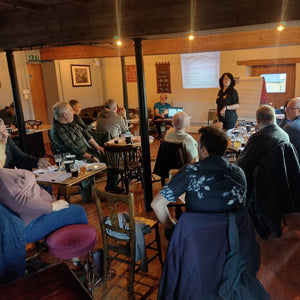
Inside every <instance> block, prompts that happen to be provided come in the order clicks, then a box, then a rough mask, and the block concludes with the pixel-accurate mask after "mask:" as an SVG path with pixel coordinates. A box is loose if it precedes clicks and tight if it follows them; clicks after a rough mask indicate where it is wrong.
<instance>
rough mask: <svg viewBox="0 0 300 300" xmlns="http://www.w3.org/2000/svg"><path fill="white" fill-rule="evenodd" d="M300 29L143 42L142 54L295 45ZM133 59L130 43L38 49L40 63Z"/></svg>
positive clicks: (299, 37) (298, 38)
mask: <svg viewBox="0 0 300 300" xmlns="http://www.w3.org/2000/svg"><path fill="white" fill-rule="evenodd" d="M299 43H300V27H288V28H286V29H285V30H284V31H282V32H278V31H277V30H276V29H266V30H256V31H244V32H236V33H224V34H213V35H203V36H197V37H196V38H195V39H194V40H193V41H190V40H188V38H170V39H160V40H143V42H142V45H143V54H144V55H161V54H178V53H189V52H206V51H225V50H238V49H251V48H260V47H270V46H283V45H298V44H299ZM116 56H134V43H133V41H126V42H124V43H123V46H122V47H120V48H119V47H117V46H115V45H113V44H110V46H106V47H104V46H101V44H99V46H88V45H86V46H85V45H80V46H66V47H54V48H44V49H41V59H42V60H58V59H74V58H94V57H116Z"/></svg>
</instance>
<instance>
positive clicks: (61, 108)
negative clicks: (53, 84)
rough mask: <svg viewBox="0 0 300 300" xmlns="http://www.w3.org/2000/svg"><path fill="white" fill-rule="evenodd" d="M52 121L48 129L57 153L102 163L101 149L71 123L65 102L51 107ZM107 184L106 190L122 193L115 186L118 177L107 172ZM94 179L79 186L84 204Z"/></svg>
mask: <svg viewBox="0 0 300 300" xmlns="http://www.w3.org/2000/svg"><path fill="white" fill-rule="evenodd" d="M53 114H54V121H53V125H52V127H51V129H50V135H51V140H52V141H53V143H54V145H55V149H56V151H57V152H58V153H61V154H63V153H71V154H75V155H76V159H88V160H90V161H93V162H99V161H104V155H103V148H102V147H100V146H99V145H98V144H97V143H96V141H95V140H94V139H93V138H92V136H91V135H90V133H89V132H88V131H87V130H84V129H83V128H82V127H81V126H79V125H78V124H77V123H75V122H73V110H72V108H71V106H70V105H69V104H68V103H66V102H62V101H60V102H57V103H56V104H54V106H53ZM107 181H108V184H107V186H106V189H107V190H109V191H112V192H115V193H122V192H123V191H124V189H122V188H120V187H118V186H117V182H118V176H117V175H116V174H114V173H112V172H111V171H110V170H108V171H107ZM93 182H94V178H93V177H92V176H91V177H90V178H88V179H86V180H83V181H82V182H81V184H80V192H81V197H82V200H83V201H84V202H90V201H91V197H92V190H91V188H92V184H93Z"/></svg>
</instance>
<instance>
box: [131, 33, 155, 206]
mask: <svg viewBox="0 0 300 300" xmlns="http://www.w3.org/2000/svg"><path fill="white" fill-rule="evenodd" d="M141 41H142V39H141V38H135V39H134V48H135V61H136V73H137V85H138V97H139V117H140V135H141V140H142V153H143V161H142V163H143V170H144V199H145V209H146V211H150V210H151V202H152V178H151V160H150V147H149V130H148V115H147V101H146V93H145V78H144V63H143V55H142V43H141Z"/></svg>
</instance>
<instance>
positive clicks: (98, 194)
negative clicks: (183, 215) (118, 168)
mask: <svg viewBox="0 0 300 300" xmlns="http://www.w3.org/2000/svg"><path fill="white" fill-rule="evenodd" d="M93 190H94V195H95V198H96V206H97V212H98V217H99V222H100V227H101V232H102V238H103V253H104V266H103V269H104V270H103V280H104V281H106V280H107V276H108V271H109V270H108V269H109V265H110V262H111V261H112V260H117V261H120V262H122V263H126V264H128V265H129V266H130V270H129V292H132V291H133V283H134V276H135V272H137V271H138V270H139V269H140V265H138V264H136V259H135V258H136V223H135V222H136V220H138V221H140V222H143V223H144V224H145V225H148V226H149V227H150V228H151V230H152V229H155V239H153V240H151V241H150V242H149V243H148V244H145V247H146V249H151V250H152V251H153V250H154V251H155V254H154V255H152V257H151V258H148V260H147V261H148V263H150V262H151V261H152V260H153V259H155V258H156V257H159V260H160V263H161V264H162V255H161V245H160V236H159V228H158V221H157V220H152V219H146V218H138V217H135V210H134V197H133V194H132V193H129V194H128V195H124V194H112V193H108V192H104V191H100V190H99V189H97V188H96V187H95V186H93ZM124 211H126V212H128V215H129V219H128V220H127V221H128V222H127V224H126V225H127V227H126V228H120V227H123V224H121V223H120V218H119V214H121V213H123V212H124ZM105 214H106V215H105ZM107 217H109V218H110V221H111V225H110V224H108V222H107ZM112 231H113V234H111V232H112ZM117 235H118V236H117ZM154 242H156V247H154V245H153V243H154ZM124 256H126V257H128V258H129V259H127V258H125V259H124ZM136 265H137V268H136Z"/></svg>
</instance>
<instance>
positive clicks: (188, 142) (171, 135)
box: [165, 111, 198, 163]
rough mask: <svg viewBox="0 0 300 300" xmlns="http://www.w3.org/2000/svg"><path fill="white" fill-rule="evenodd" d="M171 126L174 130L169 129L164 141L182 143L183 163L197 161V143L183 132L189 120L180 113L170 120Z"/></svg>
mask: <svg viewBox="0 0 300 300" xmlns="http://www.w3.org/2000/svg"><path fill="white" fill-rule="evenodd" d="M172 125H173V126H174V128H170V129H169V130H168V131H167V133H166V135H165V141H167V142H174V141H175V142H183V146H184V149H185V155H186V157H185V162H186V163H191V162H193V161H198V143H197V142H196V141H195V139H194V138H193V137H192V136H191V135H190V134H188V133H186V132H185V128H186V127H188V126H190V119H189V117H188V115H187V114H186V113H185V112H183V111H180V112H178V113H177V114H175V115H174V117H173V118H172Z"/></svg>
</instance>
